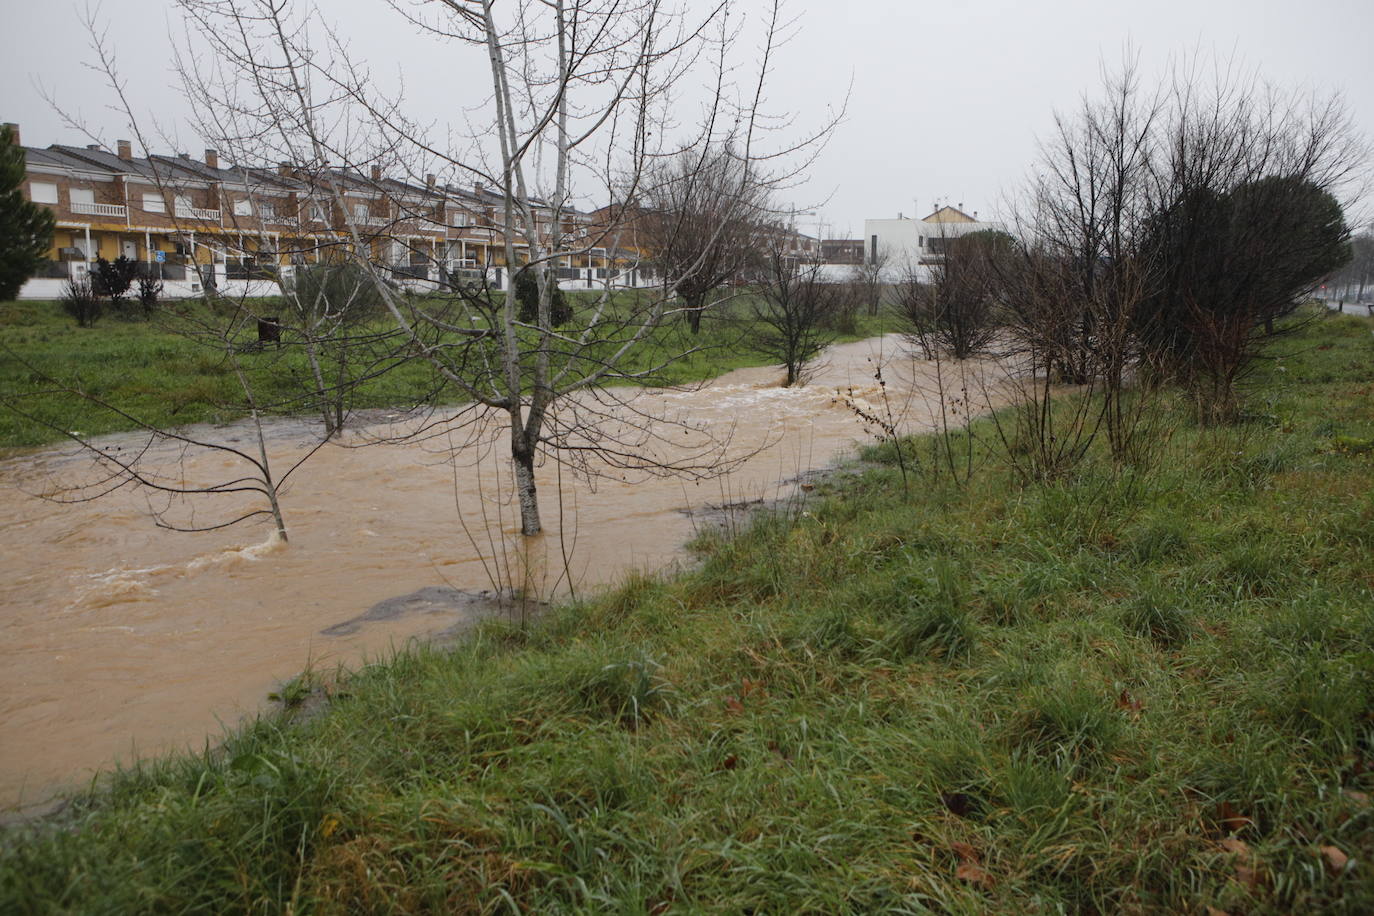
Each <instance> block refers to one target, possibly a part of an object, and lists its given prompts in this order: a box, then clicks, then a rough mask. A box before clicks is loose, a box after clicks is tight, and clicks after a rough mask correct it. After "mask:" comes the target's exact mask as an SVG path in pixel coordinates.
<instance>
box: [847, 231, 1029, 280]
mask: <svg viewBox="0 0 1374 916" xmlns="http://www.w3.org/2000/svg"><path fill="white" fill-rule="evenodd" d="M1001 228H1002V226H1001V225H1000V224H999V223H989V222H982V221H979V222H972V223H934V222H932V223H927V222H925V221H924V220H919V219H866V220H864V236H863V240H864V260H865V261H867V260H868V259H870V258H872V257H873V244H874V236H876V237H877V245H878V250H879V251H885V252H887V254H888V261H887V268H886V270H884V276H885V279H887V280H888V281H889V282H895V281H897V280H899V279H901V278H902V277H904V276H906V275H907V274H908V273H909V272H910V271H912V270H914V271H916V274H917V276H918V277H920V278H921V279H929V276H930V266H929V264H922V263H921V261H922V260H923V259H924V260H927V261H929V260H932V259H934V260H938V258H939V255H933V254H932V252H931V250H930V240H931V239H939V238H947V239H949V238H958V237H959V236H961V235H967V234H969V233H970V232H981V231H983V230H984V229H1001Z"/></svg>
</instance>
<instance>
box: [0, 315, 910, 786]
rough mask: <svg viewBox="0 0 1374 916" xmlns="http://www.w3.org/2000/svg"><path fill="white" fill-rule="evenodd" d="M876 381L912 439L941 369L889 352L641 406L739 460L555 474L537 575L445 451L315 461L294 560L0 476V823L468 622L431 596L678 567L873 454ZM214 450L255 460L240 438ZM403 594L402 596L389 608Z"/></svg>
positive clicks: (729, 380)
mask: <svg viewBox="0 0 1374 916" xmlns="http://www.w3.org/2000/svg"><path fill="white" fill-rule="evenodd" d="M880 364H882V365H886V367H887V368H886V369H885V378H886V380H887V383H888V401H887V402H888V403H889V404H890V405H891V407H892V409H893V410H894V412H897V413H901V414H904V419H903V427H904V428H905V429H917V428H921V427H923V426H926V425H928V424H929V423H930V422H931V421H932V418H933V416H934V415H935V412H936V411H935V407H934V404H935V403H937V400H936V398H935V397H934V396H933V392H934V385H933V382H932V381H931V376H932V374H933V370H932V367H931V366H930V365H929V364H924V363H916V362H913V361H912V360H911V359H910V358H909V357H907V356H905V355H904V353H903V350H902V347H901V345H900V343H899V341H898V340H897V339H896V338H883V339H875V340H870V341H861V342H858V343H852V344H844V345H840V346H836V347H833V348H831V350H829V351H828V352H827V355H826V358H825V359H824V360H823V365H822V366H821V367H820V368H819V369H818V371H817V372H816V374H815V376H814V377H813V378H812V379H811V381H810V383H809V384H808V385H807V386H805V387H803V388H798V389H782V388H779V387H777V385H778V383H779V382H780V380H781V376H780V373H779V371H778V370H777V369H767V368H764V369H745V370H739V371H737V372H733V373H730V374H728V375H726V376H723V377H721V378H719V379H717V380H716V381H715V382H713V383H711V384H710V385H707V386H704V387H701V388H698V389H694V390H690V391H646V392H642V393H639V394H636V395H634V396H633V398H632V399H631V405H630V408H629V409H630V410H631V411H633V412H635V413H643V414H648V415H651V416H662V417H668V418H671V419H675V420H679V421H681V422H682V423H683V424H685V427H684V431H683V435H684V437H686V438H690V436H692V435H697V433H695V432H692V431H691V429H692V428H704V429H706V430H710V431H714V432H716V433H717V434H719V435H720V436H721V438H726V436H725V433H726V432H727V431H728V440H729V444H728V454H729V455H730V456H732V457H735V458H741V457H743V456H746V455H752V457H750V458H749V460H748V461H745V462H744V463H743V464H741V465H740V466H738V467H736V468H734V469H733V470H732V471H731V472H730V473H729V474H728V475H726V476H724V477H720V478H715V479H708V480H698V481H690V480H684V479H681V478H679V477H656V476H645V475H643V474H638V475H636V474H631V473H626V474H625V476H626V477H627V478H628V479H626V480H621V479H620V477H621V473H622V472H620V471H618V470H616V469H614V468H610V467H606V466H604V465H594V469H596V470H600V471H601V472H603V473H602V474H600V475H599V476H597V477H596V478H594V479H593V480H591V481H588V480H586V479H582V478H579V477H576V476H575V475H573V474H571V473H570V472H569V471H568V470H566V469H565V470H564V471H563V472H562V474H561V475H560V474H559V473H558V471H557V469H556V468H555V466H553V465H552V464H551V463H546V465H545V466H544V467H543V468H541V470H540V476H539V485H540V499H541V509H542V514H543V518H544V522H545V528H546V533H545V534H544V535H543V536H541V537H540V538H539V539H538V541H537V542H536V543H535V544H534V545H533V550H532V552H533V553H535V554H540V553H542V554H543V555H544V559H543V560H540V559H538V558H536V559H533V560H527V559H525V558H523V557H522V556H521V554H522V549H521V548H520V546H519V545H520V542H521V539H520V538H519V537H518V536H516V535H515V534H514V531H515V530H516V528H517V527H518V518H517V515H518V513H517V512H516V511H515V507H514V504H513V502H511V501H510V500H509V499H506V500H502V499H501V498H499V497H498V496H497V495H496V492H495V491H496V490H497V489H499V490H500V491H501V492H507V493H508V491H509V477H510V475H509V471H508V464H509V461H508V458H506V457H503V455H502V449H501V448H500V447H492V448H488V449H485V450H480V449H469V451H470V452H471V454H464V453H461V452H460V454H459V456H458V457H457V460H453V461H450V460H446V459H447V454H448V453H447V447H448V444H449V442H450V441H451V440H450V439H449V438H447V437H444V436H439V437H432V438H429V439H427V440H425V441H422V442H412V443H405V444H392V445H371V446H368V447H365V448H346V447H339V446H334V445H330V446H326V447H325V448H323V449H321V450H320V451H319V452H318V453H316V454H315V455H314V456H313V457H312V458H311V459H310V461H309V462H308V463H307V464H306V465H305V466H304V467H303V468H302V469H301V470H300V471H298V472H297V473H296V474H295V475H293V476H292V477H291V479H290V480H289V482H288V484H287V485H286V487H285V488H284V490H283V493H282V505H283V509H284V513H285V516H286V521H287V525H288V527H289V533H290V542H289V544H284V543H281V542H279V541H278V540H277V539H275V538H274V537H272V536H271V526H270V525H269V524H268V523H267V522H266V521H260V520H254V521H252V522H249V523H246V524H244V525H240V526H237V527H233V528H227V529H223V530H217V531H210V532H203V533H195V534H188V533H183V532H177V531H170V530H166V529H163V528H159V527H157V526H156V525H155V524H154V523H153V520H152V516H151V514H150V512H151V511H153V510H159V509H162V508H164V506H163V504H162V503H161V502H160V501H157V500H155V499H150V497H149V495H148V494H147V493H146V492H141V491H138V490H135V489H133V488H124V489H121V490H118V491H116V492H115V493H112V494H110V495H108V496H106V497H104V498H102V499H99V500H96V501H93V502H85V503H79V504H72V505H55V504H53V503H50V502H46V501H43V500H40V499H38V498H36V497H35V496H34V495H33V494H36V493H41V492H48V491H51V489H52V488H53V487H54V486H62V485H66V484H69V483H71V482H72V481H75V480H80V479H82V478H83V476H84V477H89V475H90V473H91V471H90V462H89V460H88V459H85V458H82V457H79V456H73V455H71V453H70V450H68V451H66V452H62V451H49V452H40V453H37V454H32V455H27V456H24V457H22V458H16V459H11V460H9V461H7V462H4V463H3V464H0V484H3V487H2V488H0V556H3V557H4V561H3V563H4V573H5V575H4V576H3V577H0V609H3V611H2V612H0V613H2V614H3V616H0V656H2V657H3V658H2V661H0V807H9V806H14V805H17V804H25V805H26V804H30V803H34V802H38V801H41V800H43V799H44V798H46V797H48V796H50V795H51V794H52V793H53V792H54V791H59V790H61V789H63V788H67V787H71V786H73V785H77V784H80V783H82V782H83V781H86V780H88V779H90V777H91V776H92V775H93V774H94V773H95V772H96V771H97V770H99V769H102V768H106V767H108V766H109V765H111V764H112V763H113V762H115V761H118V760H123V761H127V760H129V759H131V758H132V757H133V756H134V755H151V754H155V753H158V752H160V751H164V750H167V749H169V748H181V747H187V746H191V747H200V746H203V745H204V742H205V741H206V739H207V737H209V738H210V739H211V740H213V739H214V736H216V735H218V734H219V733H220V731H221V729H222V727H223V726H224V725H232V724H233V723H235V722H237V721H238V720H239V719H240V718H241V717H242V716H244V715H245V714H251V713H253V712H254V711H256V710H257V709H259V708H260V707H261V705H262V704H263V703H264V701H265V699H266V696H267V694H268V693H269V692H270V691H271V690H272V689H273V688H274V686H275V685H277V684H278V683H280V682H281V681H282V680H284V679H287V678H290V677H292V676H294V675H296V674H297V673H299V672H300V671H301V670H302V669H304V668H305V667H307V666H314V667H315V668H316V669H321V668H324V669H329V668H332V667H334V666H335V665H337V664H340V663H342V664H347V665H357V664H358V663H360V662H362V661H364V660H365V659H367V658H375V657H377V656H379V655H382V654H385V653H387V652H388V651H390V650H391V648H392V647H399V646H403V645H404V644H405V643H406V642H407V641H408V640H410V639H411V638H414V637H431V636H433V635H435V634H438V633H441V632H444V631H446V630H450V629H451V628H453V627H455V625H460V624H462V623H463V622H464V621H465V619H467V618H469V617H471V616H472V614H473V612H472V610H470V609H469V610H464V609H463V608H461V607H457V606H451V602H450V603H449V605H446V604H445V601H444V600H438V601H435V600H430V599H433V598H435V597H436V596H437V597H438V598H439V599H443V598H444V597H445V596H451V595H452V594H454V593H453V592H452V590H453V589H459V590H464V591H471V592H475V591H479V590H482V589H489V588H491V587H492V579H493V575H495V577H496V578H497V579H503V580H504V579H509V578H511V577H513V578H515V579H516V580H517V581H520V582H523V583H524V584H525V585H526V586H527V587H528V588H529V590H530V591H531V592H532V593H535V594H539V595H549V594H553V593H557V592H564V591H566V588H567V577H566V576H563V575H561V573H562V571H563V570H564V569H566V568H570V569H571V571H572V574H573V579H574V582H575V583H576V585H577V586H578V587H595V586H598V585H604V584H607V583H613V582H615V581H616V580H618V579H619V578H621V577H623V576H624V575H625V574H626V573H627V571H629V570H631V569H634V568H644V569H651V570H659V569H663V568H666V567H669V566H671V564H673V563H674V562H676V561H677V560H678V558H679V557H680V556H681V547H682V544H683V543H684V542H685V541H686V540H688V539H689V538H690V537H691V535H692V533H693V527H694V525H695V524H701V523H702V521H701V519H702V515H701V513H703V512H705V513H706V514H707V515H709V514H710V510H711V507H712V506H719V505H720V504H723V503H734V502H745V501H748V500H752V499H758V498H774V497H777V496H779V495H784V494H786V493H787V492H788V488H789V486H790V485H789V484H787V483H786V481H789V480H794V479H795V478H796V477H797V476H798V475H799V474H802V473H804V472H806V471H809V470H812V469H816V468H821V467H824V466H826V465H828V464H831V463H833V462H834V461H835V460H836V459H837V458H839V457H841V456H842V454H843V453H845V452H846V451H847V450H849V449H850V448H851V447H852V445H853V444H854V443H855V442H856V441H861V440H864V439H865V438H866V436H865V433H864V428H863V423H862V422H861V420H860V419H859V418H858V417H857V416H856V414H855V411H854V410H853V409H851V407H850V406H849V404H848V403H847V400H848V397H849V396H850V392H851V389H852V392H853V396H854V397H855V398H857V399H858V402H859V404H860V405H861V406H862V405H864V404H867V405H868V407H869V408H873V409H879V410H881V409H882V406H883V403H884V402H883V400H882V398H881V394H880V391H879V388H878V386H877V383H876V381H875V379H874V370H875V366H877V365H880ZM913 391H915V392H916V394H915V395H913ZM617 409H622V410H623V409H625V408H617ZM386 431H388V430H386V429H382V428H370V429H366V430H363V431H361V433H358V432H355V433H354V434H353V439H352V440H351V441H353V442H360V441H363V440H364V439H366V438H369V436H370V435H373V434H376V435H380V434H382V433H384V432H386ZM312 434H313V430H312V429H310V428H308V427H307V426H305V425H303V424H302V423H301V422H300V421H282V422H280V423H278V424H275V425H274V426H273V427H271V429H270V436H269V444H270V451H271V455H272V460H273V463H274V465H275V466H276V467H278V468H280V467H284V466H287V465H289V463H290V462H291V460H293V459H294V458H295V457H298V456H299V455H300V454H303V453H304V451H305V450H306V449H307V448H308V447H309V446H310V445H311V444H313V443H312V442H311V438H310V437H311V435H312ZM205 435H207V436H218V437H221V438H222V439H225V440H238V439H241V440H242V442H241V444H242V445H243V447H245V448H247V447H248V446H249V443H250V442H251V441H252V440H251V437H250V435H249V432H248V428H247V426H246V425H234V426H229V427H225V428H222V429H218V430H212V431H208V432H206V433H205ZM136 441H137V440H135V439H133V438H129V437H125V438H124V439H122V440H121V439H120V438H119V437H111V439H110V440H108V442H111V443H115V444H124V445H126V447H129V446H132V445H133V444H134V443H135V442H136ZM497 441H498V442H499V441H501V440H500V439H499V438H498V440H497ZM160 448H161V449H162V450H163V452H164V453H165V454H160V455H159V456H157V457H158V458H159V459H160V460H162V461H163V462H164V463H165V465H166V470H165V473H168V474H171V475H174V476H177V477H179V478H184V479H187V480H212V479H227V478H228V477H231V476H235V475H237V474H239V473H241V472H242V469H241V467H236V466H235V464H234V462H233V461H232V460H231V459H230V458H229V457H228V456H226V455H225V454H224V453H215V452H209V453H206V452H199V453H197V452H190V453H187V454H185V455H181V454H178V453H173V452H172V451H170V450H168V449H166V447H165V446H163V447H160ZM479 452H480V454H479ZM505 455H506V456H508V455H509V452H508V450H506V451H505ZM560 484H561V486H560ZM560 493H561V499H560ZM224 499H225V498H221V499H220V503H223V502H224ZM228 499H231V500H240V501H241V500H243V499H244V497H242V496H236V497H230V498H228ZM560 504H561V507H560ZM173 508H174V510H175V511H174V512H173V513H172V515H171V516H169V517H171V518H174V519H175V520H178V521H182V522H191V521H194V522H196V523H200V524H206V523H214V522H217V521H219V520H222V519H223V518H225V517H232V512H229V510H230V509H232V508H233V507H232V506H225V505H222V504H217V505H213V506H211V505H208V504H205V505H202V504H188V505H186V506H174V507H173ZM192 511H194V513H196V514H195V515H194V516H192V515H189V514H187V513H188V512H192ZM226 512H229V514H228V515H226ZM560 525H561V526H562V527H561V529H560ZM503 545H505V546H503ZM565 554H566V555H567V557H568V562H567V563H566V564H565V563H564V562H563V557H564V555H565ZM550 557H553V558H556V561H555V560H553V559H549V558H550ZM493 570H495V571H496V572H495V573H493ZM416 593H418V594H416ZM407 595H413V596H414V600H411V601H409V602H407V601H400V602H395V601H392V602H389V603H386V604H383V602H388V599H395V598H397V597H398V596H407ZM374 608H376V611H374V612H373V613H370V614H369V613H368V612H369V609H374Z"/></svg>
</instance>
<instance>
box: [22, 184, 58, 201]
mask: <svg viewBox="0 0 1374 916" xmlns="http://www.w3.org/2000/svg"><path fill="white" fill-rule="evenodd" d="M29 199H30V200H32V201H33V202H34V203H36V204H55V203H57V185H55V184H52V183H51V182H47V181H30V182H29Z"/></svg>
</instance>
